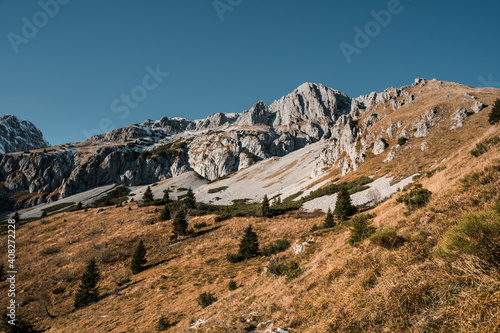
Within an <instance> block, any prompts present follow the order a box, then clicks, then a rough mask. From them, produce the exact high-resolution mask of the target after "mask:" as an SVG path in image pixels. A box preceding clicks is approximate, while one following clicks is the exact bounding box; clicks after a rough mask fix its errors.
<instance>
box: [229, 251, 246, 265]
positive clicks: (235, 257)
mask: <svg viewBox="0 0 500 333" xmlns="http://www.w3.org/2000/svg"><path fill="white" fill-rule="evenodd" d="M226 259H227V261H229V262H230V263H233V264H234V263H237V262H242V261H243V260H245V257H243V256H242V255H241V254H239V253H228V254H227V255H226Z"/></svg>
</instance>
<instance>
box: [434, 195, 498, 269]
mask: <svg viewBox="0 0 500 333" xmlns="http://www.w3.org/2000/svg"><path fill="white" fill-rule="evenodd" d="M435 254H436V255H439V256H441V257H443V258H446V259H449V260H455V259H457V258H458V257H460V256H461V255H463V254H467V255H474V256H476V257H478V258H480V259H482V260H484V261H485V262H487V263H488V264H491V265H492V266H493V267H496V268H497V269H499V268H500V203H497V204H496V205H495V206H494V207H493V208H492V209H490V210H485V211H482V212H479V213H469V214H467V215H465V216H464V217H462V218H461V219H459V220H458V223H457V225H456V226H454V227H452V228H451V229H449V230H448V231H447V232H446V234H445V236H444V238H443V241H442V242H441V244H440V245H439V246H438V247H437V248H436V250H435Z"/></svg>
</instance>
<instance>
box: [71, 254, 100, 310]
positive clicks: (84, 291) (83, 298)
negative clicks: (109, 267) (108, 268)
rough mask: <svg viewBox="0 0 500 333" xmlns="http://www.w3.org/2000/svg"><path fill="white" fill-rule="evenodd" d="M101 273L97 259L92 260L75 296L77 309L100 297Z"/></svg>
mask: <svg viewBox="0 0 500 333" xmlns="http://www.w3.org/2000/svg"><path fill="white" fill-rule="evenodd" d="M99 278H100V273H99V269H98V268H97V264H96V262H95V259H91V260H90V262H89V263H88V265H87V268H86V269H85V272H84V273H83V275H82V278H81V282H80V286H79V287H78V290H77V291H76V294H75V308H80V307H82V306H85V305H87V304H89V303H91V302H93V301H95V300H97V298H98V297H99V287H98V286H97V283H98V282H99Z"/></svg>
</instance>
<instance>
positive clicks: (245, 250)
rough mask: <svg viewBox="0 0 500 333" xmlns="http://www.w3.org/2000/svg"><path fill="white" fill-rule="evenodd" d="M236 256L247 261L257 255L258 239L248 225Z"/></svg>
mask: <svg viewBox="0 0 500 333" xmlns="http://www.w3.org/2000/svg"><path fill="white" fill-rule="evenodd" d="M238 254H239V255H240V256H242V257H243V258H244V259H249V258H252V257H255V256H257V255H258V254H259V237H258V236H257V234H256V233H255V232H254V231H253V230H252V226H251V225H249V226H248V228H246V229H245V234H244V235H243V237H242V238H241V241H240V249H239V250H238Z"/></svg>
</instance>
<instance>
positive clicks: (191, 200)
mask: <svg viewBox="0 0 500 333" xmlns="http://www.w3.org/2000/svg"><path fill="white" fill-rule="evenodd" d="M184 203H185V204H186V207H187V208H196V197H195V196H194V193H193V190H192V189H191V188H189V189H188V191H187V193H186V197H185V198H184Z"/></svg>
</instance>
